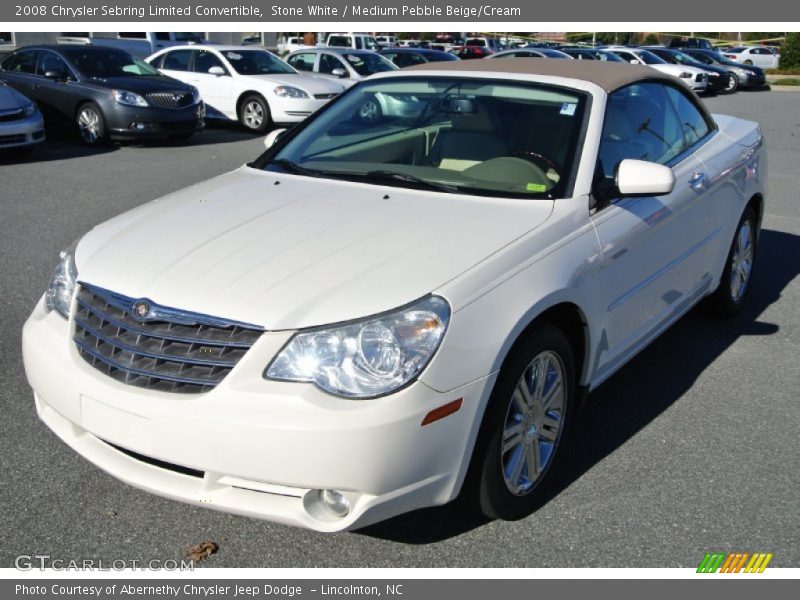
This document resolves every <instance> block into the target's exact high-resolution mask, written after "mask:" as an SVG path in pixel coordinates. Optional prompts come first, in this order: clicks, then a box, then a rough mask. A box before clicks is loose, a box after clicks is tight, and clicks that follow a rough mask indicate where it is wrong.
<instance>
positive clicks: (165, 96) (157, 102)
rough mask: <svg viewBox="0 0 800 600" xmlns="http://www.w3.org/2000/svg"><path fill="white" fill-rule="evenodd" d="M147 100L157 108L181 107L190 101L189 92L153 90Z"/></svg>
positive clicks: (190, 95) (189, 103)
mask: <svg viewBox="0 0 800 600" xmlns="http://www.w3.org/2000/svg"><path fill="white" fill-rule="evenodd" d="M147 100H148V101H149V102H150V104H152V105H153V106H158V107H159V108H183V107H185V106H189V105H191V103H192V94H191V92H153V93H152V94H147Z"/></svg>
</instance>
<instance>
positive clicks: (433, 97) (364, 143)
mask: <svg viewBox="0 0 800 600" xmlns="http://www.w3.org/2000/svg"><path fill="white" fill-rule="evenodd" d="M585 104H586V101H585V95H584V93H583V92H579V91H576V90H572V89H566V88H559V87H555V86H545V85H539V84H533V83H530V84H523V83H516V82H509V81H499V82H497V81H492V80H485V79H471V78H453V77H446V78H445V77H441V78H440V77H437V78H424V79H423V78H417V77H413V78H412V77H403V78H402V79H393V80H383V81H380V80H378V81H365V82H362V83H361V84H358V85H356V86H354V87H353V88H351V90H350V91H348V92H347V93H346V94H344V95H343V96H342V97H341V98H340V99H339V100H337V101H336V102H335V103H333V104H331V105H329V106H328V107H327V108H325V109H323V111H322V112H321V113H320V114H319V116H318V117H317V118H314V119H312V120H311V121H309V122H308V123H307V124H306V125H305V126H301V127H300V129H298V130H297V132H296V133H294V134H292V136H291V138H289V140H288V141H287V142H286V143H285V145H283V146H282V147H280V149H279V150H278V151H277V153H274V151H273V152H267V153H265V154H264V155H263V156H262V157H261V158H260V159H259V161H256V163H254V166H256V167H259V168H264V169H267V170H275V171H285V172H290V173H299V174H302V175H308V176H315V177H327V178H341V179H349V180H353V181H367V182H372V183H377V184H381V185H391V186H400V187H412V188H419V189H431V190H436V191H442V192H449V193H465V194H477V195H487V196H503V197H513V198H557V197H563V196H564V195H565V193H566V190H567V185H568V182H569V180H570V179H571V175H572V169H573V165H574V164H575V157H576V155H577V154H578V150H577V146H578V140H579V138H580V132H581V130H582V128H583V115H584V106H585ZM273 153H274V155H273Z"/></svg>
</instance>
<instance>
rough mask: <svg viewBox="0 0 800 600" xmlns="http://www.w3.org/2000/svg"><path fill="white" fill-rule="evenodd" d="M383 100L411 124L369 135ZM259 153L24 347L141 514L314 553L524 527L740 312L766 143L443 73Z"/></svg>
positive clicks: (85, 253)
mask: <svg viewBox="0 0 800 600" xmlns="http://www.w3.org/2000/svg"><path fill="white" fill-rule="evenodd" d="M378 95H382V96H385V97H387V98H408V97H414V98H415V99H416V102H415V103H414V106H415V108H416V110H415V111H413V112H412V111H406V112H403V113H402V114H395V115H382V116H381V117H380V118H378V119H375V120H372V121H370V122H368V123H365V122H364V120H363V119H361V118H360V117H359V114H360V109H361V107H362V106H363V105H364V104H365V103H370V102H374V101H375V97H376V96H378ZM268 142H269V147H268V148H267V150H266V151H265V152H264V154H262V155H261V156H260V157H258V158H257V159H255V160H254V161H253V162H252V163H250V164H248V165H246V166H242V167H241V168H239V169H237V170H235V171H232V172H230V173H227V174H225V175H221V176H219V177H216V178H214V179H211V180H208V181H205V182H202V183H198V184H197V185H194V186H192V187H189V188H186V189H184V190H181V191H179V192H176V193H173V194H170V195H168V196H165V197H163V198H160V199H158V200H154V201H152V202H150V203H147V204H144V205H142V206H140V207H138V208H136V209H134V210H132V211H130V212H128V213H126V214H123V215H121V216H118V217H116V218H114V219H112V220H110V221H108V222H106V223H103V224H100V225H98V226H97V227H95V228H94V229H92V230H91V231H90V232H89V233H87V234H85V235H84V236H83V237H82V238H80V239H79V240H78V241H76V243H75V244H73V245H72V246H71V247H69V248H67V249H65V250H64V251H63V252H62V253H61V256H60V260H59V261H58V264H57V266H56V268H55V271H54V272H53V276H52V280H51V282H50V284H49V287H48V289H47V290H46V291H45V293H44V294H43V296H42V298H41V300H40V301H39V303H38V304H37V305H36V307H35V308H34V310H33V314H32V315H31V316H30V318H29V319H28V321H27V323H26V324H25V327H24V331H23V350H24V363H25V369H26V372H27V376H28V380H29V382H30V384H31V386H32V387H33V390H34V398H35V404H36V410H37V412H38V415H39V417H40V418H41V419H42V420H43V421H44V422H45V424H47V426H48V427H50V428H51V429H52V430H53V431H54V432H55V433H56V435H58V436H59V437H60V438H61V439H62V440H63V441H64V442H65V443H66V444H67V445H68V446H70V447H71V448H72V449H74V450H75V451H76V452H78V453H79V454H81V455H82V456H83V457H85V458H86V459H87V460H89V461H91V462H92V463H94V464H95V465H96V466H98V467H99V468H101V469H103V470H105V471H107V472H108V473H110V474H112V475H114V476H115V477H117V478H119V479H121V480H122V481H124V482H127V483H129V484H131V485H133V486H136V487H138V488H141V489H143V490H147V491H150V492H153V493H155V494H159V495H162V496H165V497H168V498H173V499H176V500H181V501H184V502H189V503H192V504H195V505H199V506H205V507H209V508H213V509H217V510H222V511H229V512H233V513H239V514H243V515H248V516H252V517H258V518H263V519H269V520H272V521H277V522H281V523H286V524H290V525H297V526H303V527H308V528H311V529H315V530H319V531H337V530H346V529H357V528H360V527H363V526H365V525H367V524H370V523H374V522H376V521H379V520H382V519H386V518H389V517H392V516H394V515H397V514H400V513H403V512H407V511H410V510H414V509H417V508H421V507H426V506H433V505H441V504H445V503H447V502H449V501H451V500H454V499H455V498H457V497H460V498H461V499H463V501H465V502H467V503H469V504H470V505H471V506H472V507H473V508H474V509H476V510H477V511H480V512H482V513H483V514H485V515H486V516H488V517H490V518H500V519H517V518H520V517H523V516H525V515H527V514H529V513H530V512H531V511H533V510H535V508H536V507H537V506H538V505H539V504H540V503H541V502H542V501H543V500H544V499H545V498H546V495H545V490H546V489H547V486H548V480H549V479H550V478H551V477H552V476H553V474H554V473H557V471H558V468H559V460H560V459H561V457H562V456H563V454H564V451H563V448H564V447H565V444H568V443H569V435H570V429H571V427H572V425H573V421H574V419H575V416H576V410H577V409H578V407H579V406H580V404H581V403H582V402H583V401H584V399H585V398H586V397H587V396H588V394H589V393H590V392H591V391H592V390H593V389H594V388H596V387H597V386H598V385H600V384H601V383H602V382H603V381H605V380H606V379H607V378H608V377H609V376H610V375H611V374H613V373H614V372H615V371H617V370H618V369H620V368H621V367H622V366H623V365H625V364H626V363H627V362H628V361H629V360H630V359H631V357H633V356H634V355H635V354H636V353H637V352H639V351H640V350H642V349H643V348H644V347H645V346H647V344H648V343H650V342H651V341H653V340H654V339H655V338H656V337H657V336H658V335H659V334H660V333H662V332H663V331H664V330H665V329H667V328H668V327H669V326H670V325H671V324H673V323H674V322H675V321H676V320H678V319H679V318H680V317H681V316H682V315H684V314H685V313H686V312H687V311H689V310H690V309H691V308H692V307H693V306H694V305H696V304H697V303H699V302H701V301H703V303H704V304H706V305H707V306H708V308H709V310H711V311H716V313H718V314H719V315H727V316H732V315H734V314H735V313H736V312H737V311H738V310H739V309H740V307H741V306H742V304H743V303H744V302H745V300H746V298H747V295H748V289H749V284H750V281H751V274H752V269H753V260H754V256H755V252H756V249H757V247H758V237H759V230H760V225H761V218H762V214H763V210H764V201H765V200H764V189H765V186H764V183H765V179H766V154H765V152H764V150H763V138H762V134H761V131H760V129H759V127H758V125H757V124H755V123H752V122H748V121H743V120H739V119H735V118H731V117H728V116H723V115H711V114H709V113H708V112H707V110H706V108H705V107H704V106H703V104H702V103H700V102H699V101H698V99H697V97H696V96H695V95H694V94H693V93H692V92H691V91H690V90H689V89H688V88H687V87H686V86H685V85H683V84H682V83H681V82H680V80H678V79H677V78H674V77H672V76H669V75H666V74H663V73H659V72H658V71H655V70H653V69H650V68H649V67H644V66H632V65H625V64H615V63H611V62H599V61H577V60H575V61H572V60H569V61H567V60H561V61H559V60H553V61H549V60H548V61H535V60H526V59H508V60H503V61H488V60H487V61H468V62H464V63H453V64H448V65H444V66H443V65H442V64H441V63H438V64H437V63H430V64H426V65H420V66H418V67H413V68H411V69H407V70H403V71H395V72H391V73H386V74H383V75H378V76H375V77H372V78H369V79H367V80H364V81H361V82H359V83H358V84H356V85H355V86H353V87H352V88H350V89H349V90H348V91H347V92H345V93H344V94H342V95H341V96H339V97H338V98H336V99H334V100H333V101H331V102H330V103H329V104H327V105H326V106H325V107H324V108H322V109H321V110H319V111H318V112H316V113H314V115H312V116H311V117H309V119H307V120H306V121H305V122H304V123H302V124H301V125H299V126H297V127H295V128H293V129H292V130H290V131H287V132H284V133H283V134H282V135H278V134H275V135H271V136H270V137H269V140H268ZM669 368H670V367H669V364H668V361H667V362H665V366H664V369H665V370H666V371H669ZM642 401H643V402H646V401H647V399H646V398H643V399H642ZM624 476H625V475H624V474H623V473H620V477H624Z"/></svg>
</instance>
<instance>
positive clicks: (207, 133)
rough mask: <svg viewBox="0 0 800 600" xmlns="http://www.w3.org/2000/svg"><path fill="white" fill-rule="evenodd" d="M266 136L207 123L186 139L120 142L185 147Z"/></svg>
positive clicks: (234, 125) (234, 126)
mask: <svg viewBox="0 0 800 600" xmlns="http://www.w3.org/2000/svg"><path fill="white" fill-rule="evenodd" d="M265 135H266V134H260V133H253V132H252V131H248V130H247V129H245V128H244V127H243V126H241V125H239V124H238V123H235V122H233V121H231V122H224V121H209V122H208V123H206V126H205V128H204V129H203V130H202V131H199V132H197V133H195V134H194V135H193V136H192V137H190V138H187V139H158V138H156V139H152V140H141V141H127V142H122V144H123V145H125V146H142V147H150V146H159V147H186V146H207V145H211V144H229V143H231V142H241V141H248V140H253V139H257V138H261V139H263V138H264V136H265Z"/></svg>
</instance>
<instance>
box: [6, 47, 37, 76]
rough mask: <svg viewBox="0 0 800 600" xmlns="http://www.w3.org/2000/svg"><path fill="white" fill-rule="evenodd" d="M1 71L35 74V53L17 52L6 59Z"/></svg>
mask: <svg viewBox="0 0 800 600" xmlns="http://www.w3.org/2000/svg"><path fill="white" fill-rule="evenodd" d="M3 69H5V70H6V71H11V72H12V73H26V74H28V75H33V74H34V73H36V52H33V51H27V52H17V53H16V54H12V55H11V56H10V57H8V58H7V59H6V60H5V62H4V63H3Z"/></svg>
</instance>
